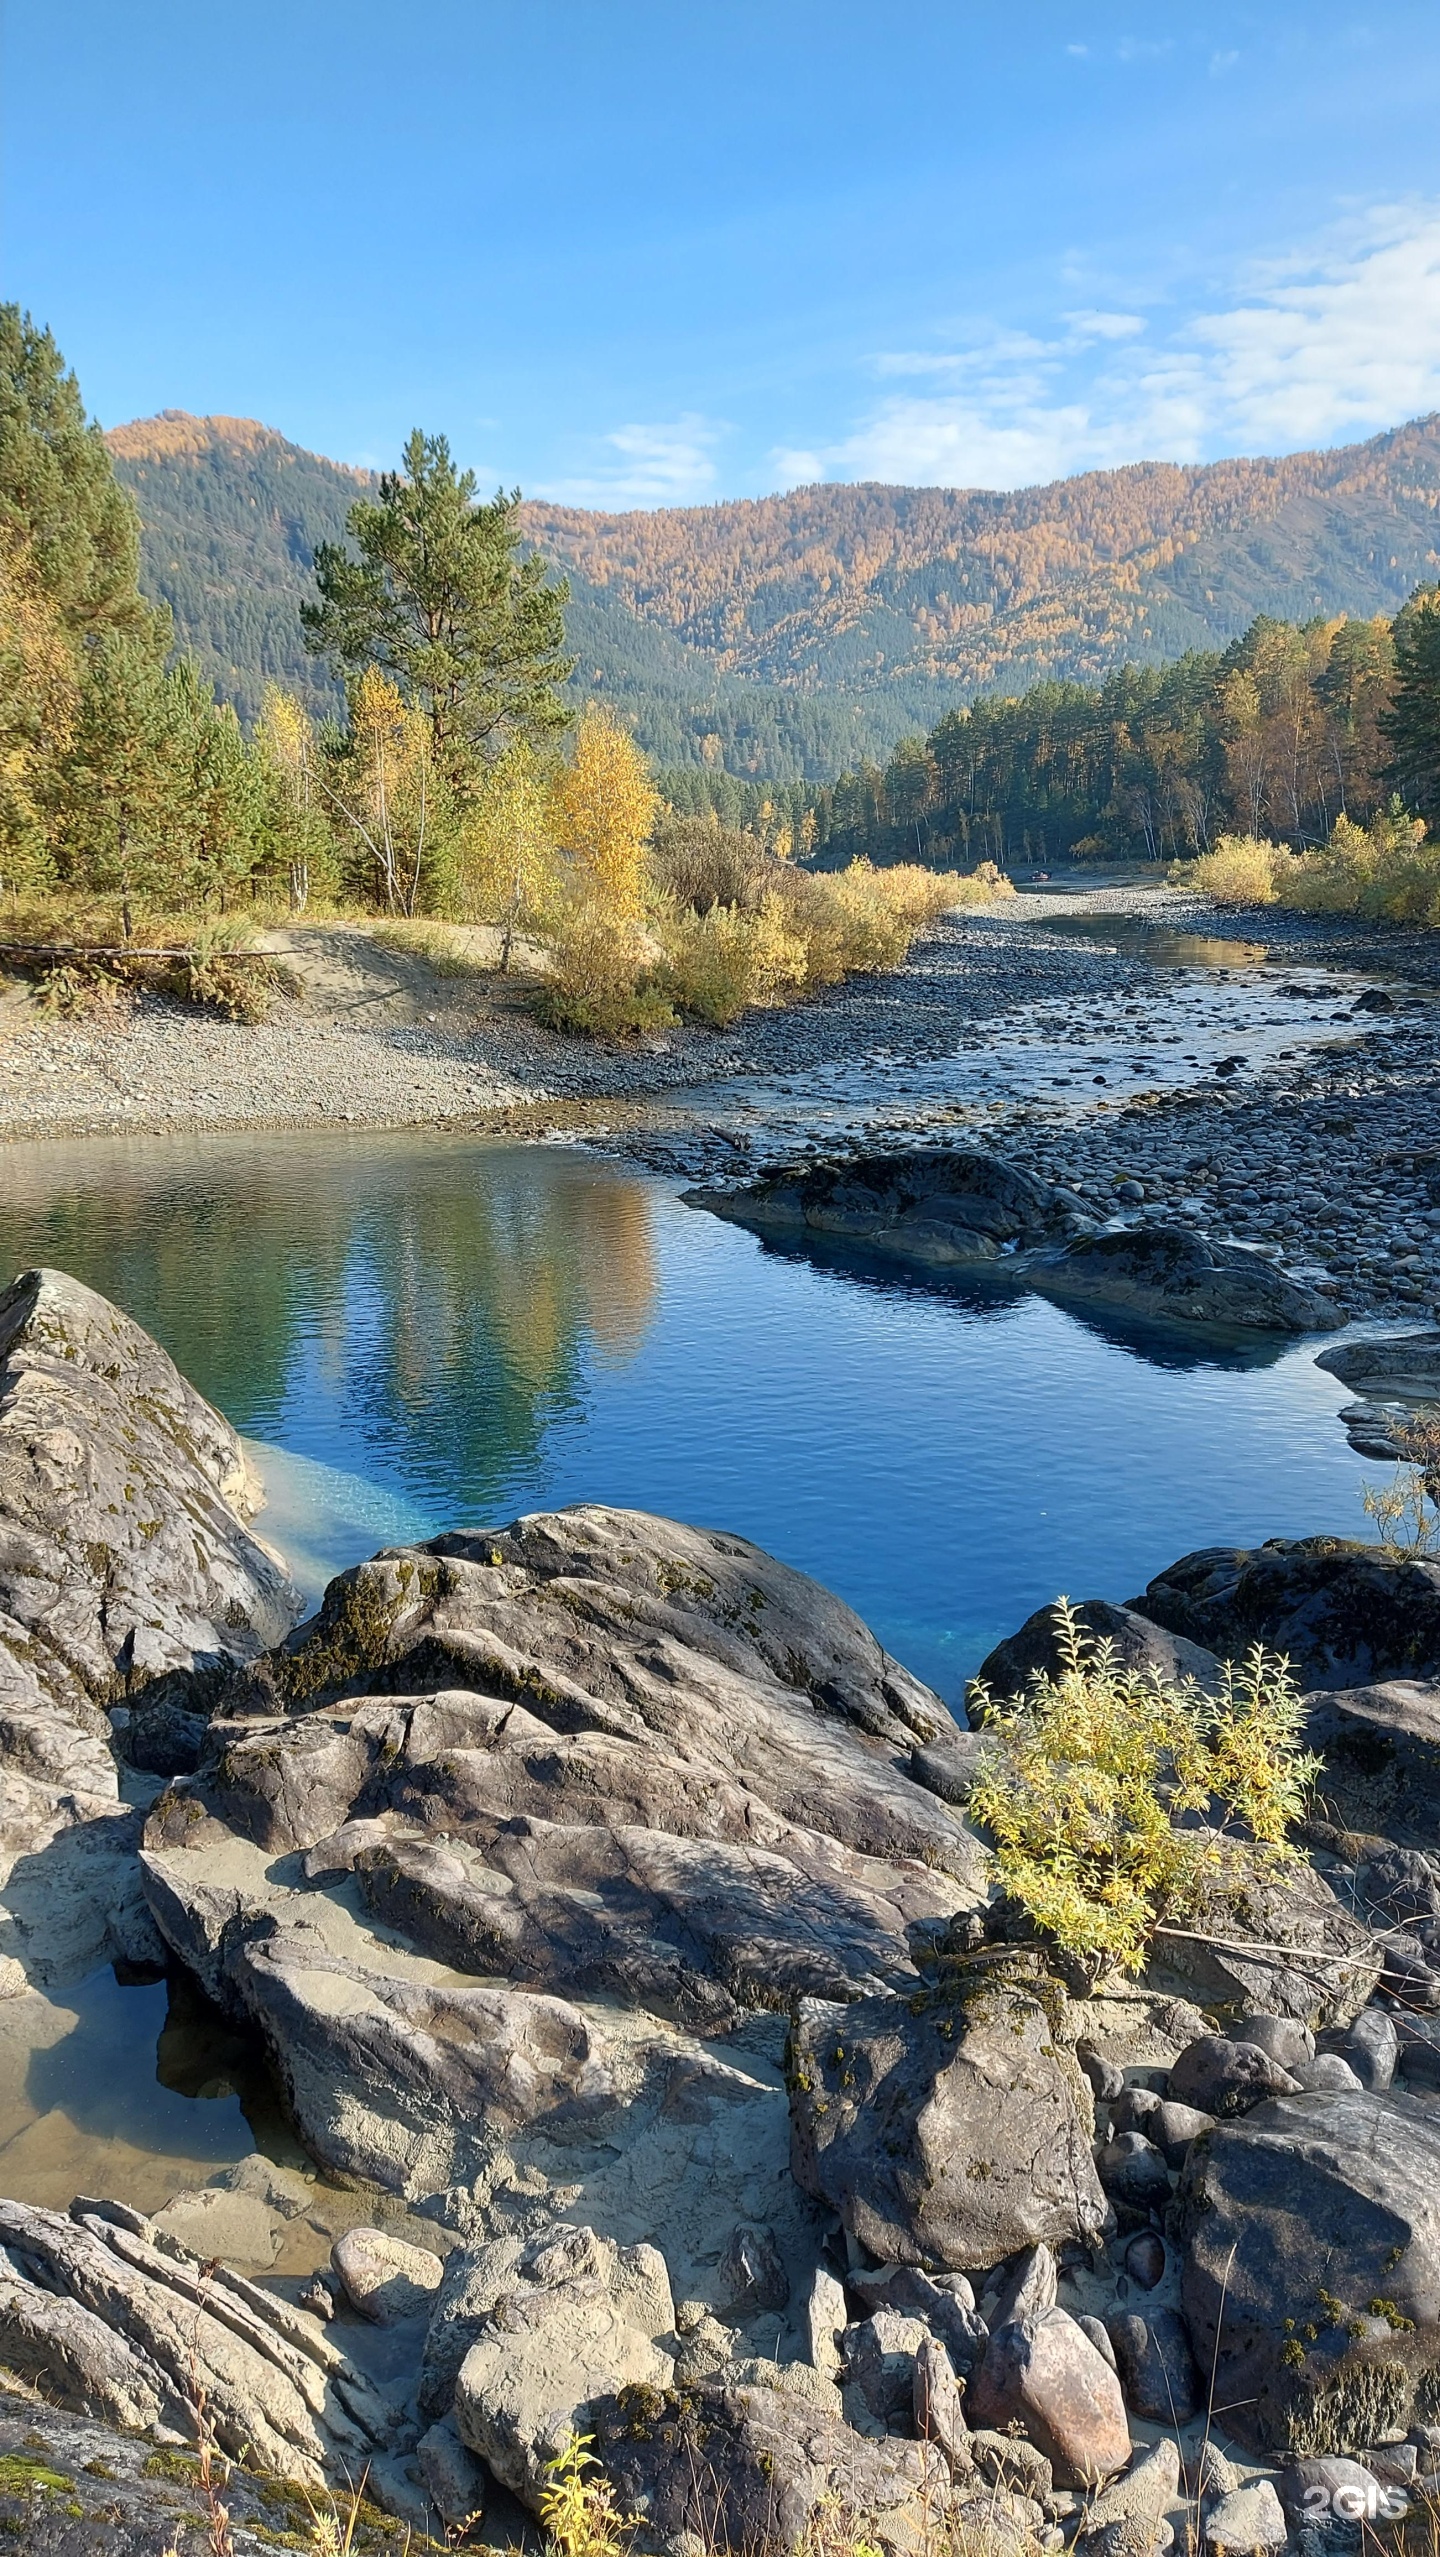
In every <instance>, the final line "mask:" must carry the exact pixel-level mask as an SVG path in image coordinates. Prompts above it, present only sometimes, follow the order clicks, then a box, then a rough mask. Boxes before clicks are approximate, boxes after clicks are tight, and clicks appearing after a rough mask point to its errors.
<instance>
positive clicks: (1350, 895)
mask: <svg viewBox="0 0 1440 2557" xmlns="http://www.w3.org/2000/svg"><path fill="white" fill-rule="evenodd" d="M1280 894H1281V899H1282V902H1283V903H1284V904H1285V905H1287V906H1295V907H1298V908H1299V909H1300V910H1301V911H1302V912H1303V913H1306V914H1358V915H1363V916H1365V917H1366V918H1367V919H1369V920H1371V921H1375V922H1387V923H1418V924H1436V923H1440V844H1433V843H1432V844H1427V843H1426V841H1425V828H1424V825H1423V823H1422V822H1421V820H1420V819H1419V818H1418V817H1407V816H1406V815H1405V813H1404V811H1403V810H1402V809H1400V808H1398V807H1396V808H1391V809H1389V810H1386V811H1384V812H1383V813H1382V814H1380V815H1379V816H1377V817H1376V818H1375V819H1374V820H1373V821H1372V823H1371V824H1370V825H1369V826H1357V825H1355V824H1354V823H1353V821H1352V820H1351V819H1350V818H1349V817H1340V818H1338V819H1337V820H1336V824H1335V830H1334V833H1333V834H1332V835H1331V837H1330V840H1329V842H1328V843H1327V844H1321V845H1319V846H1318V847H1317V848H1316V850H1315V851H1313V852H1307V853H1303V854H1302V855H1301V857H1300V859H1299V860H1298V861H1295V862H1292V863H1291V865H1290V868H1289V871H1288V873H1287V876H1286V878H1285V881H1284V883H1283V885H1282V887H1281V891H1280Z"/></svg>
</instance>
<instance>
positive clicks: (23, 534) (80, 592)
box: [0, 302, 168, 645]
mask: <svg viewBox="0 0 1440 2557" xmlns="http://www.w3.org/2000/svg"><path fill="white" fill-rule="evenodd" d="M0 525H4V526H5V527H6V528H7V529H8V531H9V532H10V534H11V535H12V537H15V536H18V537H19V538H21V539H22V540H24V541H25V542H27V543H28V544H29V546H30V550H31V554H32V556H33V559H34V563H35V573H36V576H37V577H38V579H39V582H40V586H41V588H42V590H43V592H44V593H45V594H46V595H47V596H48V597H49V599H50V601H51V603H52V604H53V605H54V607H55V609H56V611H57V613H58V614H59V617H60V620H61V623H62V625H63V627H64V628H65V630H66V631H67V632H68V633H69V634H70V636H71V637H72V638H73V639H85V638H87V637H89V636H90V635H91V634H92V633H96V632H100V631H126V632H139V631H142V630H145V629H147V628H149V627H150V626H151V625H152V624H153V623H154V622H155V620H156V616H155V614H154V613H153V612H152V609H151V607H150V606H149V605H148V604H147V603H145V602H144V601H143V599H142V597H141V594H140V589H139V584H138V576H139V566H140V527H139V521H138V519H137V516H136V513H135V509H134V507H133V505H132V504H131V502H130V499H129V497H128V496H127V495H126V493H125V491H124V489H123V488H121V487H120V485H119V483H118V481H117V480H116V478H115V474H114V471H113V470H112V469H111V466H110V456H109V454H108V452H107V451H106V449H105V442H104V438H103V436H102V435H101V432H100V429H99V427H98V426H96V425H93V424H92V423H91V422H90V421H89V420H88V419H87V417H86V415H85V409H84V405H83V403H82V401H81V398H80V389H79V385H78V383H77V382H76V379H75V376H74V374H73V373H67V372H66V370H65V367H64V363H63V361H62V359H61V355H60V350H59V348H58V347H57V346H56V344H55V340H54V338H53V337H52V336H51V334H50V332H49V330H48V329H38V328H36V326H35V324H34V322H33V320H32V319H31V318H30V316H29V314H28V312H22V310H21V309H20V306H19V304H18V302H5V303H0ZM165 645H168V629H167V630H166V633H165Z"/></svg>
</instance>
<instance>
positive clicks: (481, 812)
mask: <svg viewBox="0 0 1440 2557" xmlns="http://www.w3.org/2000/svg"><path fill="white" fill-rule="evenodd" d="M554 800H555V775H554V768H553V759H552V758H551V757H549V756H547V755H545V754H544V753H542V752H538V751H537V750H536V748H535V747H534V746H533V745H532V744H531V743H530V742H529V740H528V739H526V738H523V737H520V738H516V740H515V741H514V743H513V744H512V745H510V746H509V747H507V748H506V751H505V753H504V754H503V755H497V757H496V758H495V761H494V762H493V763H490V764H485V765H483V766H482V767H481V769H480V771H479V773H478V774H477V776H476V779H475V781H474V783H473V785H472V787H471V790H470V793H469V796H468V800H467V804H466V808H465V814H464V818H463V820H462V822H461V825H460V828H459V832H458V838H457V845H456V856H455V903H456V907H457V909H458V911H459V912H460V913H461V914H462V915H464V916H465V917H466V918H467V919H468V920H470V921H472V922H476V923H497V924H498V925H499V926H500V935H501V938H500V967H501V972H502V974H503V973H504V972H505V971H506V970H508V968H509V965H510V956H511V951H512V948H513V945H514V940H515V935H516V933H517V932H527V931H529V932H536V931H540V932H543V931H544V930H545V929H546V928H547V927H548V926H550V925H552V924H553V923H554V922H555V921H556V918H557V916H558V914H559V910H560V903H561V873H560V861H559V855H558V851H557V848H556V842H555V809H554Z"/></svg>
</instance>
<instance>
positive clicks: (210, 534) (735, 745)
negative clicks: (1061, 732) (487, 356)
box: [106, 409, 935, 781]
mask: <svg viewBox="0 0 1440 2557" xmlns="http://www.w3.org/2000/svg"><path fill="white" fill-rule="evenodd" d="M106 442H107V443H108V445H109V447H110V453H111V457H112V459H113V461H114V464H115V470H116V474H117V476H118V477H119V478H120V479H121V480H122V481H123V482H124V484H125V486H126V487H127V488H128V489H129V490H130V491H131V493H132V495H133V496H134V499H135V502H136V505H137V506H138V508H139V510H140V518H141V524H142V528H143V538H142V559H143V566H142V575H143V579H144V584H145V589H146V592H147V594H149V595H151V596H152V597H153V598H154V600H155V601H156V602H157V603H165V604H168V606H169V608H170V611H171V614H172V615H173V617H174V622H175V635H176V638H177V640H178V642H179V644H180V646H181V647H182V648H183V649H184V650H185V651H186V652H187V654H188V655H190V656H192V657H193V658H194V659H195V660H196V662H197V663H198V665H199V666H200V667H201V668H202V670H203V672H204V673H205V674H206V675H207V676H208V677H209V678H210V680H211V682H212V683H214V685H215V686H216V688H217V690H218V691H219V692H220V693H221V694H222V695H223V696H224V697H225V698H226V699H227V700H229V701H233V702H234V704H235V706H236V708H237V709H238V711H239V712H240V715H241V718H242V719H244V720H245V721H246V723H247V725H248V724H251V723H253V721H254V719H255V717H256V715H257V713H258V710H259V707H260V697H261V693H262V692H263V690H264V686H265V684H266V683H267V682H269V681H274V682H276V683H281V684H284V685H286V686H287V687H288V688H289V689H290V690H291V691H293V692H297V693H299V695H300V696H301V698H302V699H303V700H304V702H305V703H306V706H307V707H308V708H309V709H310V710H311V711H312V712H313V713H314V714H315V715H316V716H319V717H324V716H327V715H332V714H333V713H334V712H335V711H337V710H338V708H339V706H340V705H339V693H338V690H337V688H336V687H335V686H334V685H333V684H332V683H331V681H330V679H329V677H328V676H327V674H326V672H325V669H324V668H323V666H320V665H317V663H316V661H315V659H314V658H313V657H311V656H310V655H309V654H308V652H307V650H306V648H305V644H304V641H303V638H302V636H301V631H300V609H299V608H300V605H301V603H302V602H307V601H309V600H311V599H312V598H313V594H314V579H313V575H312V563H313V558H314V551H315V545H316V543H317V542H321V541H338V540H340V539H341V538H342V536H343V534H344V530H345V518H346V515H347V513H348V512H349V509H350V508H351V506H352V505H353V504H354V502H355V500H356V498H357V497H358V496H360V495H362V494H363V493H364V492H365V491H366V490H367V489H370V488H372V487H373V486H374V474H373V473H370V472H367V471H358V470H352V469H350V468H348V467H347V466H346V465H345V464H343V463H340V462H328V461H325V460H323V459H322V458H321V457H320V456H319V455H318V454H315V453H307V452H306V451H304V449H303V448H302V447H301V446H300V445H298V444H291V443H289V442H287V440H286V438H285V437H284V436H283V435H278V434H276V433H275V431H274V429H273V428H272V427H268V426H261V425H259V424H257V422H256V421H255V420H254V419H253V418H248V417H190V416H188V415H186V414H185V412H184V411H183V410H176V409H166V410H165V411H164V412H163V413H162V414H161V415H160V416H159V417H148V418H142V419H139V420H137V421H136V422H135V423H134V424H133V425H130V426H119V427H115V428H113V429H112V431H111V432H110V434H109V435H108V436H107V437H106ZM564 565H565V568H566V572H567V574H568V575H569V578H570V604H569V610H568V613H567V616H566V619H567V623H568V628H569V633H570V646H571V648H572V650H573V652H574V654H575V656H576V658H577V659H578V661H579V662H578V664H577V666H576V670H575V680H574V684H573V686H572V690H573V691H574V692H576V693H577V694H578V695H579V696H580V697H581V698H584V699H590V698H592V697H595V696H599V697H601V698H603V699H605V700H609V701H612V702H613V703H614V704H615V705H616V707H617V708H618V709H619V710H621V711H622V712H623V713H624V714H625V715H626V716H627V717H628V718H630V719H633V721H634V724H635V730H636V734H637V735H638V737H639V739H640V742H641V743H642V745H644V746H645V748H646V749H647V751H648V752H649V753H650V754H652V755H653V756H655V758H656V760H657V761H658V762H659V763H661V764H694V765H697V766H701V767H703V766H705V765H714V766H716V767H717V768H719V769H722V770H728V771H731V772H734V773H737V774H740V775H743V776H747V777H750V776H762V775H763V776H764V777H765V778H766V779H768V780H777V781H792V780H796V781H798V780H801V779H804V778H806V777H809V778H813V779H817V780H818V779H825V778H828V776H829V775H830V774H832V773H835V772H838V771H840V770H841V769H842V768H843V767H844V766H845V765H846V764H849V763H853V762H855V761H856V759H857V758H858V757H860V756H863V755H866V754H873V753H875V752H877V751H879V752H883V751H886V750H887V749H888V748H889V747H890V746H892V745H893V744H894V743H895V741H896V739H897V738H899V737H900V736H902V735H903V734H904V732H905V730H906V729H907V728H911V727H913V726H914V725H915V723H916V720H917V719H923V718H924V717H926V716H927V715H930V716H933V715H934V709H935V705H934V704H933V703H932V702H931V700H930V697H929V688H928V687H924V686H922V687H920V688H919V691H918V692H917V694H916V697H915V698H914V699H913V700H912V699H910V698H909V697H908V696H906V695H904V694H903V692H902V693H897V694H895V695H894V696H893V697H891V698H888V699H886V700H885V701H883V702H880V703H876V704H874V705H870V704H866V703H863V702H860V701H852V700H850V699H848V698H846V697H845V696H844V695H843V694H842V695H839V696H835V697H832V696H831V695H830V694H829V693H828V692H827V693H825V694H819V693H816V692H813V691H801V690H798V689H789V690H782V689H781V688H780V687H778V686H775V685H772V684H770V683H768V682H767V683H766V684H764V685H763V686H756V685H750V684H747V683H744V682H742V681H738V680H737V679H735V678H734V677H732V676H730V675H727V674H726V673H724V672H723V671H722V670H721V669H719V668H718V667H717V666H716V664H715V662H714V660H713V658H711V657H709V656H707V655H706V654H704V653H703V652H702V651H701V650H700V649H697V648H692V647H691V646H689V645H688V643H687V642H686V641H685V640H684V639H683V638H681V637H679V636H678V635H677V634H676V633H675V632H674V631H672V630H669V629H667V628H666V626H665V624H664V622H663V621H662V620H658V619H657V620H654V621H647V620H643V619H641V618H639V617H638V616H637V614H636V613H635V611H634V610H633V608H632V606H631V604H630V602H629V600H628V599H627V598H626V597H625V596H623V595H621V594H619V593H618V592H615V591H611V590H610V589H608V588H606V587H601V586H596V585H594V584H592V583H591V581H590V579H589V578H588V577H587V576H586V574H585V572H584V571H583V569H582V570H576V569H573V568H572V567H571V565H570V562H569V561H568V560H567V561H566V562H565V563H564Z"/></svg>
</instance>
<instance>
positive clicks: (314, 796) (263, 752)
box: [255, 684, 335, 914]
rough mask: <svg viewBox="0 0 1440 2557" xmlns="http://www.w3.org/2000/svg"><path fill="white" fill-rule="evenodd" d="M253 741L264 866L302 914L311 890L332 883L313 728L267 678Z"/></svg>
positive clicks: (297, 704) (299, 704)
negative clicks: (260, 790) (261, 787)
mask: <svg viewBox="0 0 1440 2557" xmlns="http://www.w3.org/2000/svg"><path fill="white" fill-rule="evenodd" d="M255 742H256V746H257V749H258V751H259V755H260V764H261V771H262V775H263V779H264V839H265V851H266V855H267V862H268V866H269V868H270V870H271V872H272V874H273V873H275V872H279V873H280V874H281V875H282V876H283V877H284V880H285V884H286V887H287V889H288V892H289V897H290V904H291V907H292V909H293V911H294V912H295V913H296V914H303V913H304V911H305V908H306V906H307V905H308V904H309V902H310V898H311V895H312V892H314V891H316V890H321V891H324V890H328V889H331V888H333V886H334V884H335V881H334V870H335V848H334V838H333V836H332V834H331V831H330V827H329V825H328V823H327V821H326V818H325V815H324V812H323V807H322V786H321V777H320V759H319V753H318V749H317V747H316V742H315V728H314V723H313V721H312V719H311V717H310V713H309V712H308V710H307V709H306V707H305V705H304V703H303V701H300V700H298V699H297V697H296V695H295V694H294V693H287V692H285V691H284V690H283V689H282V687H281V686H280V685H279V684H267V685H266V687H265V693H264V698H263V700H262V702H261V706H260V718H259V722H258V725H257V727H256V731H255Z"/></svg>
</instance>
